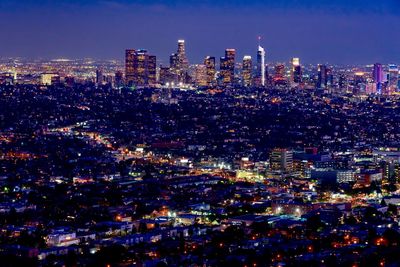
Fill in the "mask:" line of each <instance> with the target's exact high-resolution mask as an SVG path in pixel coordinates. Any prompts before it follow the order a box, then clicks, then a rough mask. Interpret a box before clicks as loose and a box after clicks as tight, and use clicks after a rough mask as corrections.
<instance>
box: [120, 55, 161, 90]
mask: <svg viewBox="0 0 400 267" xmlns="http://www.w3.org/2000/svg"><path fill="white" fill-rule="evenodd" d="M156 61H157V60H156V56H153V55H149V54H148V52H147V50H143V49H139V50H135V49H127V50H126V51H125V83H126V84H127V85H128V86H148V85H153V84H155V83H156V67H157V62H156Z"/></svg>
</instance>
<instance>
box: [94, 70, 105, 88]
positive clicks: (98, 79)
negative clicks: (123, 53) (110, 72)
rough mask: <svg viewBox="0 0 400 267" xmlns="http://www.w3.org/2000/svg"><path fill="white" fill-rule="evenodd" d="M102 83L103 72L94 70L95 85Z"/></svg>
mask: <svg viewBox="0 0 400 267" xmlns="http://www.w3.org/2000/svg"><path fill="white" fill-rule="evenodd" d="M103 81H104V75H103V72H102V71H101V69H97V70H96V85H97V86H99V85H102V84H103Z"/></svg>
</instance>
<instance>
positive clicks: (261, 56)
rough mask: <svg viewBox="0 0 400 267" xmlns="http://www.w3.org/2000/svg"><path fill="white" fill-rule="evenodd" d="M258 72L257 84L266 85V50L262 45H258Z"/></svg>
mask: <svg viewBox="0 0 400 267" xmlns="http://www.w3.org/2000/svg"><path fill="white" fill-rule="evenodd" d="M256 72H257V73H256V86H259V87H263V86H265V50H264V48H263V47H262V46H261V45H258V50H257V69H256Z"/></svg>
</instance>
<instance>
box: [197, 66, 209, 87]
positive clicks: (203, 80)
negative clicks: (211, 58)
mask: <svg viewBox="0 0 400 267" xmlns="http://www.w3.org/2000/svg"><path fill="white" fill-rule="evenodd" d="M194 84H195V85H196V86H200V87H204V86H207V67H206V65H203V64H199V65H196V66H195V71H194Z"/></svg>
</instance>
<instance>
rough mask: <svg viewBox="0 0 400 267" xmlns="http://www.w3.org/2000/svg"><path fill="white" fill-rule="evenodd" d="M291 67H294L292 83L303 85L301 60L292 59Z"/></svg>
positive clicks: (291, 71)
mask: <svg viewBox="0 0 400 267" xmlns="http://www.w3.org/2000/svg"><path fill="white" fill-rule="evenodd" d="M291 65H292V66H291V70H290V74H291V80H292V82H293V83H295V84H298V83H301V78H302V77H301V76H302V72H301V65H300V59H299V58H298V57H294V58H292V61H291Z"/></svg>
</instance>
